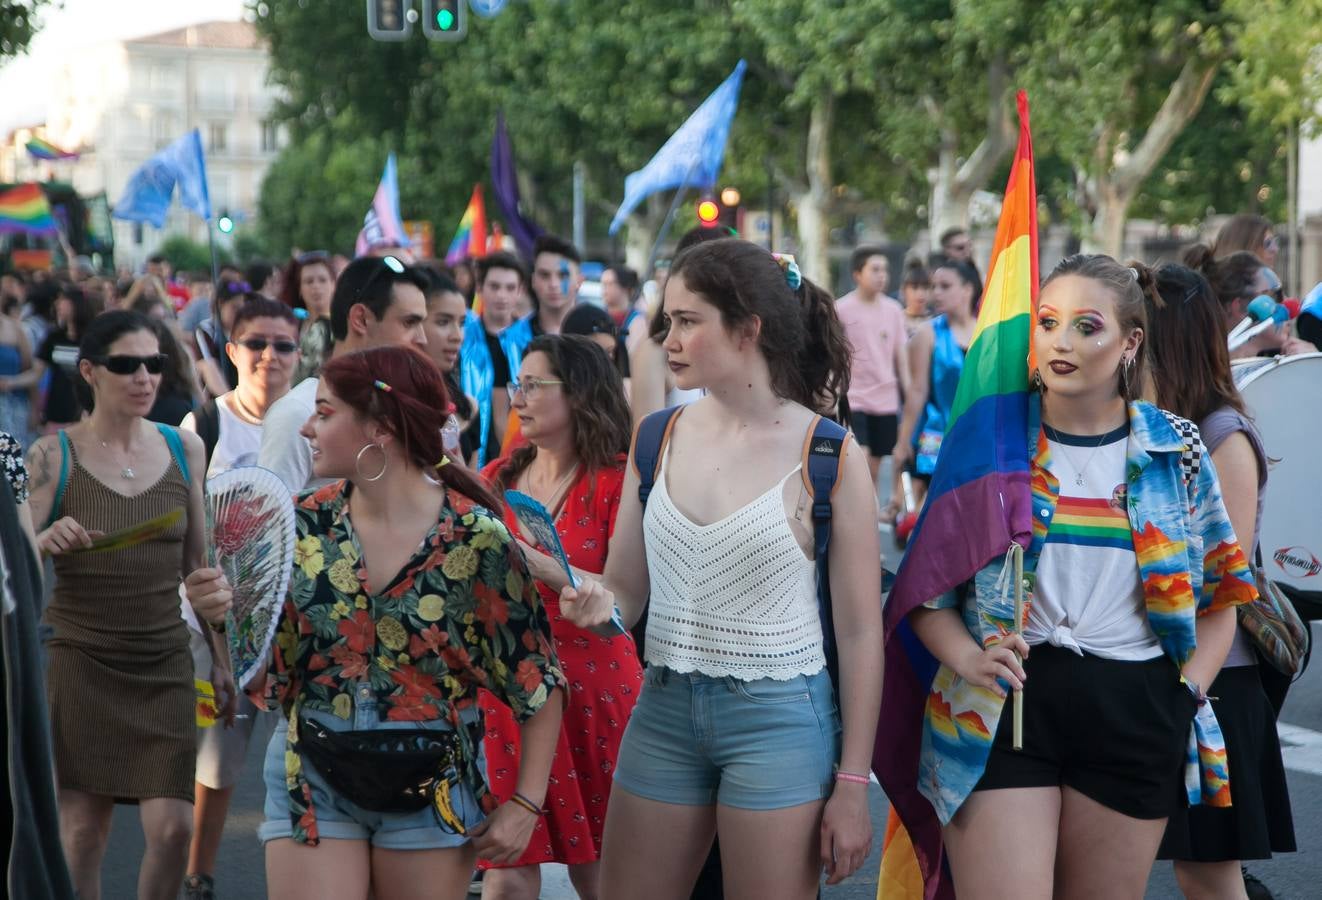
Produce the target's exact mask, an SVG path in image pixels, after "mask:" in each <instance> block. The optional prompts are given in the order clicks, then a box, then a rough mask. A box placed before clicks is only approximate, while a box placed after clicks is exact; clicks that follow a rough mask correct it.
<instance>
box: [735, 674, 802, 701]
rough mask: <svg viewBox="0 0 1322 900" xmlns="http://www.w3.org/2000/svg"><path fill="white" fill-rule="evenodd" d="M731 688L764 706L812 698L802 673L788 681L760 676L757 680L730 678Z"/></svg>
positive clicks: (746, 698) (742, 696) (745, 697)
mask: <svg viewBox="0 0 1322 900" xmlns="http://www.w3.org/2000/svg"><path fill="white" fill-rule="evenodd" d="M729 683H730V689H731V690H732V691H733V692H734V693H735V694H736V695H737V696H739V697H740V698H742V699H744V700H747V701H748V702H749V703H757V704H759V705H762V706H776V705H779V704H784V703H804V702H807V701H808V700H809V699H811V696H810V695H809V693H808V686H807V685H806V684H805V683H804V679H803V676H802V675H795V676H794V677H793V678H791V679H789V680H788V681H777V680H776V679H774V678H759V679H757V680H756V681H743V680H741V679H739V678H731V679H730V682H729Z"/></svg>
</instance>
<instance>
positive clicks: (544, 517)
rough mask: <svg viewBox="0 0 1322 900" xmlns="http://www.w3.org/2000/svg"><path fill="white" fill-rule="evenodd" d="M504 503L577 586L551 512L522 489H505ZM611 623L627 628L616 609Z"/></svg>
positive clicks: (623, 631) (622, 632) (616, 626)
mask: <svg viewBox="0 0 1322 900" xmlns="http://www.w3.org/2000/svg"><path fill="white" fill-rule="evenodd" d="M505 504H506V505H507V506H509V508H510V509H512V510H514V515H515V516H517V517H518V519H519V522H520V524H522V525H523V527H524V528H526V529H528V533H529V534H531V535H532V536H533V537H534V538H536V539H537V543H538V544H539V545H541V546H542V547H544V548H546V549H547V550H548V551H550V553H551V555H552V556H554V557H555V558H556V560H557V561H558V562H559V563H560V567H561V568H563V569H564V570H565V574H566V575H568V576H569V584H570V585H571V586H572V587H578V579H577V578H575V577H574V570H573V569H571V568H570V567H569V557H568V556H566V555H565V548H564V547H563V546H562V545H561V543H560V535H559V533H558V532H556V530H555V523H554V522H553V521H551V514H550V513H548V512H547V511H546V507H545V506H543V505H542V504H541V503H539V502H538V501H537V500H534V499H533V498H532V497H529V496H528V495H527V494H525V493H523V492H522V491H506V492H505ZM611 624H612V625H613V626H615V628H616V629H617V630H618V631H619V632H620V634H624V633H626V631H627V630H628V629H626V628H625V627H624V620H623V619H621V618H620V611H619V610H618V609H617V610H615V611H614V612H612V613H611Z"/></svg>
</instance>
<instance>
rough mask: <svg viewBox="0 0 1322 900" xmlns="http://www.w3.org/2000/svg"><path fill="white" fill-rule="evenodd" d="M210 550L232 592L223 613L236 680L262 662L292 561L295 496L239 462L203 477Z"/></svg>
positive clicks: (272, 477)
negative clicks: (226, 609) (229, 606)
mask: <svg viewBox="0 0 1322 900" xmlns="http://www.w3.org/2000/svg"><path fill="white" fill-rule="evenodd" d="M206 500H207V502H206V507H207V526H208V531H209V541H208V553H209V554H210V557H211V560H212V564H213V565H215V566H217V567H219V568H220V570H221V571H223V572H224V573H225V578H226V580H228V581H229V583H230V588H231V589H232V590H233V591H234V605H233V606H232V607H231V608H230V611H229V613H227V614H226V616H225V636H226V640H227V641H228V643H229V650H230V662H231V664H232V665H233V668H234V683H235V685H236V686H238V687H239V688H240V689H242V688H243V687H244V686H245V685H247V683H248V682H249V681H251V680H252V678H253V676H254V675H256V674H257V673H258V672H259V671H260V670H261V669H262V668H263V667H264V666H265V665H266V654H267V651H268V650H269V649H270V647H271V640H272V638H274V637H275V628H276V625H277V624H278V623H279V621H280V608H281V606H282V605H283V604H284V601H285V592H286V591H287V590H288V588H289V574H290V571H291V570H292V568H293V565H294V540H295V533H294V498H293V495H291V494H290V493H289V488H287V487H286V486H285V483H284V482H283V481H282V480H281V479H280V476H278V475H276V474H275V473H274V472H272V471H271V470H270V469H264V468H262V467H260V466H237V467H235V468H233V469H229V470H227V471H225V472H221V473H220V474H219V475H215V476H213V477H211V478H208V479H207V497H206Z"/></svg>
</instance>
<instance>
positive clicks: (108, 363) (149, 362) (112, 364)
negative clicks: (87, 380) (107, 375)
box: [87, 353, 170, 375]
mask: <svg viewBox="0 0 1322 900" xmlns="http://www.w3.org/2000/svg"><path fill="white" fill-rule="evenodd" d="M169 359H170V357H168V356H166V355H165V354H164V353H153V354H152V355H151V356H128V355H125V354H122V353H116V354H114V355H113V356H89V357H87V360H88V362H90V363H91V364H92V365H94V366H105V367H106V371H108V372H112V373H114V374H115V375H134V374H136V373H137V371H138V367H139V366H146V367H147V374H148V375H159V374H161V373H162V372H164V371H165V364H166V363H167V362H169Z"/></svg>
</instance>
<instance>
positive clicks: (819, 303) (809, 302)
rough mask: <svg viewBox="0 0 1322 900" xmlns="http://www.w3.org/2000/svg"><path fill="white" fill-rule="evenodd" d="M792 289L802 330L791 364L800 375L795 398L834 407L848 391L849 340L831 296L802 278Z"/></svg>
mask: <svg viewBox="0 0 1322 900" xmlns="http://www.w3.org/2000/svg"><path fill="white" fill-rule="evenodd" d="M796 293H797V294H798V295H799V303H800V310H801V312H802V314H803V330H804V333H805V340H804V343H803V350H802V351H800V353H799V361H798V365H796V366H795V369H796V370H797V371H798V372H799V374H800V375H801V376H802V379H803V397H802V399H799V400H798V402H800V403H802V404H803V405H804V406H806V407H808V408H809V409H811V410H813V411H814V412H824V411H827V410H834V409H835V408H836V407H837V406H838V405H839V403H840V398H841V397H843V396H844V395H845V394H846V393H848V391H849V375H850V370H849V366H850V358H851V353H850V347H849V340H848V339H847V338H846V337H845V329H844V326H843V325H841V324H840V318H839V316H837V315H836V314H835V298H834V297H832V296H831V295H830V293H828V292H827V291H826V289H825V288H822V287H819V286H818V285H816V284H814V283H813V282H811V281H809V280H808V279H807V278H805V279H803V284H801V285H800V286H799V290H798V291H797V292H796ZM886 302H888V303H889V302H890V301H886Z"/></svg>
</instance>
